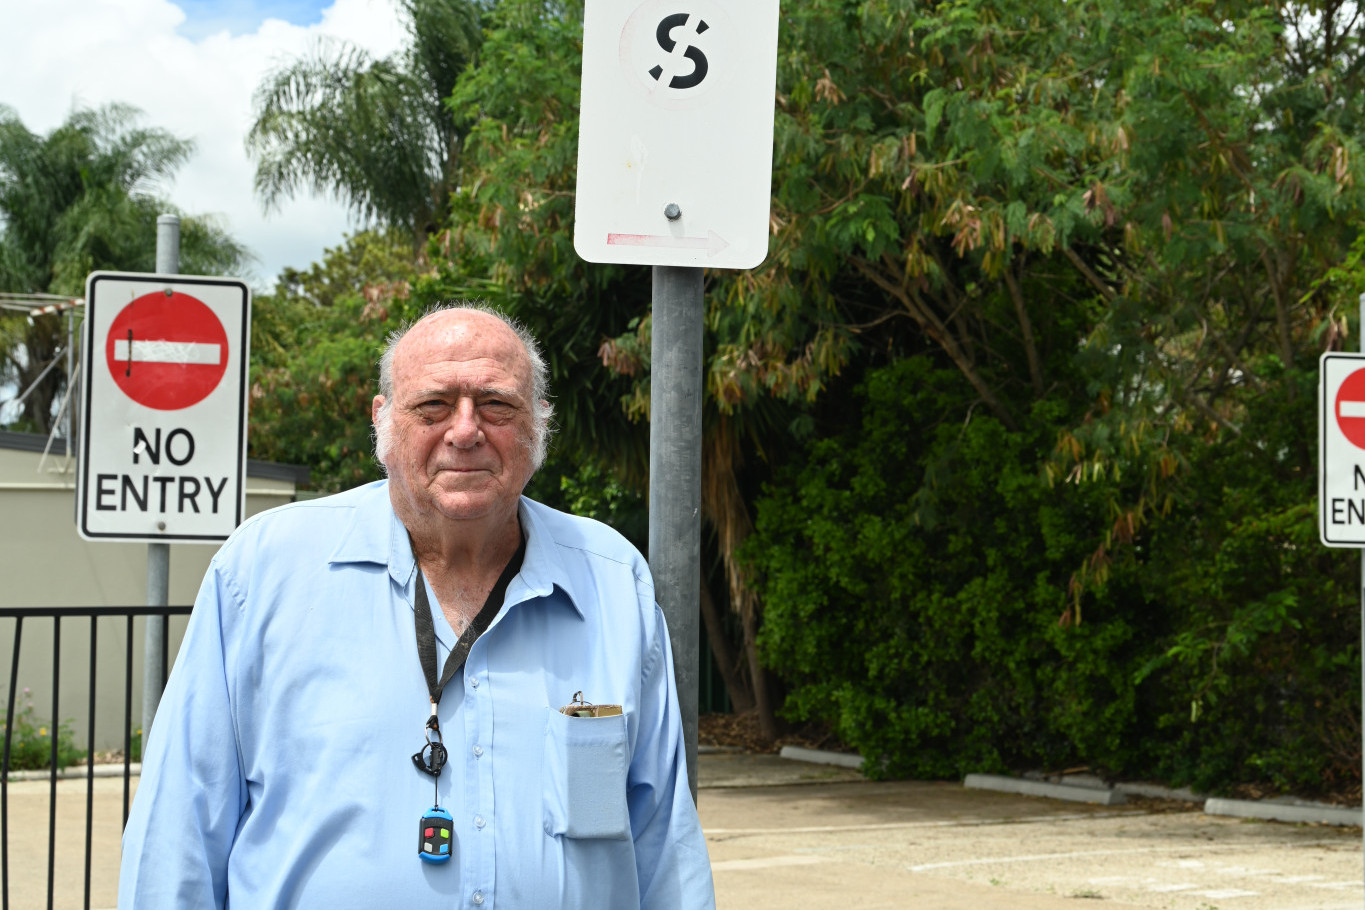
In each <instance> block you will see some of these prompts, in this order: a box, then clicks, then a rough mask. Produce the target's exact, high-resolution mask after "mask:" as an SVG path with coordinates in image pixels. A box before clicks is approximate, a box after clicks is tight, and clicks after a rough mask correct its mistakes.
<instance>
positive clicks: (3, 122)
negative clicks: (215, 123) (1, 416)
mask: <svg viewBox="0 0 1365 910" xmlns="http://www.w3.org/2000/svg"><path fill="white" fill-rule="evenodd" d="M138 117H139V115H138V112H137V111H136V110H135V109H134V108H131V107H128V106H127V105H120V104H112V105H107V106H105V107H102V108H98V109H94V110H77V111H75V112H74V113H72V114H71V116H70V117H68V118H67V120H66V122H65V123H63V124H62V125H61V126H59V127H57V128H56V129H54V130H52V132H50V133H48V134H47V135H45V136H40V135H37V134H35V133H32V132H30V131H29V130H28V129H27V128H25V126H24V125H23V123H22V122H21V121H20V120H19V118H18V116H17V115H16V114H15V113H14V112H13V111H12V110H10V109H8V108H5V107H0V289H3V290H5V291H8V292H11V293H27V294H33V293H52V294H63V295H70V296H72V297H79V296H80V295H81V293H82V289H83V287H84V284H85V277H86V275H87V274H89V273H90V272H92V271H94V270H96V269H121V270H125V271H145V272H151V271H154V270H155V264H156V247H155V242H156V219H157V216H158V215H161V214H167V213H171V214H180V216H181V227H180V229H181V245H180V257H181V263H182V270H183V271H185V272H187V273H191V274H205V275H213V274H232V273H234V272H236V271H238V270H239V269H240V268H241V267H242V266H243V265H244V264H245V262H246V260H247V254H246V251H245V249H244V248H243V247H242V246H241V245H240V244H239V243H237V242H236V241H235V240H233V239H232V238H231V237H230V236H228V234H227V233H226V232H225V231H224V230H223V229H222V227H221V226H220V225H219V224H218V222H217V221H215V220H214V219H212V218H207V217H201V216H187V215H185V214H183V213H180V212H179V211H178V210H177V209H176V208H175V206H173V205H172V204H171V203H169V202H168V201H166V200H165V199H164V198H162V197H160V196H159V195H157V191H158V189H159V188H160V185H161V182H162V181H164V180H167V179H168V178H170V177H171V176H172V175H173V174H174V173H175V171H176V170H177V169H178V168H179V167H180V165H182V164H184V162H185V161H186V160H187V159H188V157H189V155H190V154H191V151H192V149H193V145H192V143H190V142H188V141H186V140H182V139H177V138H175V137H174V136H172V135H171V134H170V133H168V132H166V131H165V130H161V129H157V128H154V127H142V126H139V125H138ZM64 341H65V326H64V325H63V322H62V317H61V316H60V315H48V316H36V317H33V318H32V319H29V318H26V317H25V316H23V315H20V314H15V313H10V314H7V315H5V316H4V317H3V318H0V379H3V381H5V382H9V383H14V384H15V385H17V386H18V387H19V389H20V390H23V389H26V388H28V387H29V385H30V384H31V383H32V382H33V381H34V380H35V379H36V378H37V377H38V375H39V374H40V373H42V371H43V370H44V369H45V368H46V367H47V366H48V365H49V364H50V363H51V362H52V359H53V358H54V357H56V356H57V354H58V350H59V348H60V347H61V345H62V344H63V343H64ZM65 382H66V377H65V376H63V375H62V374H61V372H60V371H53V372H52V373H49V374H48V376H47V377H46V378H44V380H43V381H42V382H41V383H39V384H38V385H37V386H36V387H35V388H34V390H33V392H31V393H30V395H29V397H28V398H27V399H25V401H24V404H23V412H22V414H21V416H20V417H19V420H18V422H17V424H16V425H17V426H19V427H22V428H24V429H28V430H33V431H37V432H47V430H48V429H49V422H50V420H51V417H52V408H53V405H54V402H55V401H56V400H57V397H58V396H59V395H60V394H61V390H62V388H63V387H64V385H65Z"/></svg>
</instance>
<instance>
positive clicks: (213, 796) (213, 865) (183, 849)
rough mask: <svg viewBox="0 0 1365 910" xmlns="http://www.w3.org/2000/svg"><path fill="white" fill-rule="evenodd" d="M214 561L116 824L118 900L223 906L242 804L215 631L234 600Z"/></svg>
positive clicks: (236, 609)
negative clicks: (132, 792) (120, 827)
mask: <svg viewBox="0 0 1365 910" xmlns="http://www.w3.org/2000/svg"><path fill="white" fill-rule="evenodd" d="M233 594H234V592H233V590H232V586H231V584H230V581H229V579H228V578H226V577H225V576H224V574H223V570H222V568H221V567H220V566H219V565H218V563H217V562H216V561H215V563H214V564H213V566H212V568H211V569H210V570H209V572H208V574H207V575H206V576H205V578H204V582H203V585H202V586H201V587H200V589H199V596H198V597H197V598H196V599H195V604H194V610H193V612H192V614H191V616H190V621H189V625H188V627H187V628H186V631H185V638H184V641H183V642H182V644H181V646H180V651H179V654H178V656H177V659H176V662H175V668H174V670H173V671H172V672H171V675H170V679H169V680H168V681H167V684H166V689H165V692H164V693H163V695H162V698H161V703H160V705H159V706H158V708H157V712H156V720H155V722H154V723H153V725H152V729H151V734H150V736H149V738H148V742H147V748H146V750H145V752H146V754H144V755H143V757H142V774H141V778H140V780H139V783H138V789H137V796H136V797H135V799H134V800H133V806H132V810H131V812H130V813H129V815H128V824H127V827H125V829H124V832H123V860H122V866H121V869H120V873H119V907H120V908H122V910H142V908H162V907H177V908H202V907H222V906H224V902H225V901H226V899H227V866H228V854H229V853H230V851H231V849H232V842H233V838H234V836H235V835H236V831H237V826H238V822H239V820H240V818H241V815H242V812H243V810H244V808H245V806H246V784H245V781H243V779H242V773H241V763H240V761H239V757H238V750H237V737H236V735H235V726H234V724H233V718H232V709H231V703H230V699H229V690H228V684H227V679H228V674H227V669H226V660H225V648H224V639H225V636H224V629H225V627H230V626H231V625H232V623H233V622H234V621H235V620H236V618H237V617H238V616H239V615H240V603H241V601H240V599H239V598H237V597H235V596H233Z"/></svg>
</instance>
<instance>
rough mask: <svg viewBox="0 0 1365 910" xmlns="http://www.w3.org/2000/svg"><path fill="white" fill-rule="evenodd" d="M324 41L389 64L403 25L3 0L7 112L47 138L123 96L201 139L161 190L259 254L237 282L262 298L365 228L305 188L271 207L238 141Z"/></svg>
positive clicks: (1, 60) (330, 14) (201, 7)
mask: <svg viewBox="0 0 1365 910" xmlns="http://www.w3.org/2000/svg"><path fill="white" fill-rule="evenodd" d="M323 37H326V38H329V39H340V40H344V41H349V42H353V43H355V44H358V45H360V46H361V47H364V48H366V49H367V50H368V51H370V52H371V53H373V54H375V55H377V56H383V55H386V54H388V53H390V52H392V51H393V50H395V49H396V48H398V47H399V46H400V45H401V44H402V43H403V29H402V24H401V22H400V21H399V19H398V17H397V15H396V7H395V4H394V2H393V0H0V104H4V105H7V106H9V107H10V108H13V109H14V110H15V111H16V112H17V113H18V115H19V118H20V119H21V120H22V121H23V123H24V125H25V126H26V127H27V128H28V129H30V130H32V131H33V132H36V133H46V132H48V131H49V130H51V129H52V128H53V127H55V126H58V125H59V124H60V123H61V122H62V121H63V120H64V119H65V118H66V117H67V115H68V114H69V113H70V112H71V111H72V110H73V109H74V108H76V107H94V106H98V105H101V104H104V103H107V102H110V101H122V102H126V103H129V104H132V105H133V106H135V107H138V108H140V109H141V110H142V111H143V112H144V118H143V121H142V122H143V124H144V125H148V126H159V127H162V128H165V129H167V130H170V131H171V132H172V133H174V134H175V135H176V136H179V137H181V138H189V139H193V140H194V142H195V145H196V151H195V153H194V155H193V157H192V158H191V159H190V161H189V163H188V164H186V165H185V166H184V167H183V168H182V169H181V170H180V172H179V175H178V177H177V179H176V180H175V182H174V184H173V185H171V186H169V187H165V188H163V194H164V195H166V196H167V197H168V198H170V199H171V200H172V201H173V202H174V203H175V204H176V205H177V206H179V207H180V209H181V210H182V211H185V212H189V213H191V214H208V213H213V214H217V215H219V216H221V217H222V218H223V219H225V221H226V224H227V227H228V230H229V231H230V232H231V233H232V234H233V235H234V236H235V237H236V238H237V239H238V240H240V241H242V242H243V243H245V244H246V245H247V247H248V248H249V249H250V250H251V252H252V254H253V255H254V256H255V257H256V261H255V263H254V264H253V266H252V269H251V272H250V273H249V274H247V275H243V276H240V277H244V278H247V279H248V280H249V281H250V283H251V285H252V286H253V287H255V288H257V289H258V290H261V291H266V290H269V289H270V287H271V286H273V284H274V280H275V277H276V276H277V275H278V274H279V272H280V269H281V268H283V267H284V266H294V267H296V268H303V267H306V266H307V265H309V264H310V263H312V262H314V261H316V260H318V259H320V258H321V255H322V252H323V250H324V249H325V248H327V247H331V246H336V245H337V244H338V243H339V242H341V240H342V238H343V235H344V234H346V233H347V232H349V231H353V230H355V229H356V228H357V227H359V225H357V224H355V223H354V222H353V221H351V220H350V219H349V218H348V216H347V213H346V210H345V208H344V207H343V206H341V205H339V204H337V203H336V202H334V201H332V200H327V199H317V198H314V197H311V196H309V195H307V194H306V193H305V194H303V195H300V196H297V197H296V198H295V199H294V200H293V201H292V202H286V203H285V204H284V206H283V207H282V208H281V209H279V210H278V211H272V212H270V213H268V214H267V213H265V212H263V211H262V209H261V205H260V202H259V201H258V200H257V198H256V197H255V195H254V194H253V191H252V174H253V169H252V165H251V162H250V161H249V159H248V158H247V156H246V152H245V150H244V147H243V144H242V139H243V137H244V136H245V135H246V132H247V129H248V128H249V126H250V123H251V96H252V92H253V91H254V90H255V88H256V86H257V85H258V84H259V83H260V82H261V79H262V77H263V75H264V74H265V73H267V72H269V71H270V70H271V69H272V68H274V67H275V66H278V65H280V64H281V63H282V62H284V61H287V60H289V59H291V58H293V57H297V56H299V55H301V54H302V53H304V52H306V51H307V50H308V49H309V48H311V47H313V46H314V45H315V44H316V42H317V41H318V40H319V38H323ZM148 242H149V243H155V238H154V237H152V238H149V239H148Z"/></svg>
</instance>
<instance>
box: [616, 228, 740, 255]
mask: <svg viewBox="0 0 1365 910" xmlns="http://www.w3.org/2000/svg"><path fill="white" fill-rule="evenodd" d="M729 245H730V244H729V243H728V242H727V241H726V240H725V238H724V237H722V236H720V235H719V234H717V233H716V232H715V231H707V232H706V236H705V237H672V236H669V235H666V234H665V235H659V234H611V233H609V234H607V246H653V247H668V248H670V249H675V250H706V254H707V255H708V256H714V255H716V254H717V253H719V252H720V251H721V250H723V249H725V248H726V247H728V246H729Z"/></svg>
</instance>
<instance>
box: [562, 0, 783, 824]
mask: <svg viewBox="0 0 1365 910" xmlns="http://www.w3.org/2000/svg"><path fill="white" fill-rule="evenodd" d="M777 25H778V0H744V2H742V3H724V2H721V0H587V6H586V7H585V10H584V15H583V86H582V101H581V107H580V112H579V141H578V186H577V194H576V201H575V213H574V249H575V250H577V251H578V255H580V256H582V257H583V258H584V259H586V260H588V261H589V262H603V263H625V264H633V265H651V266H654V285H653V307H652V313H653V316H652V323H651V352H652V353H651V366H650V421H649V428H650V429H649V565H650V570H651V571H652V572H653V574H654V590H655V592H656V595H657V597H658V600H659V606H660V607H661V608H662V609H663V611H664V617H665V619H666V620H667V622H668V629H669V637H670V639H671V641H672V646H673V667H674V673H675V675H676V682H677V689H678V701H679V708H680V709H681V713H682V718H683V738H684V739H685V741H686V753H687V768H688V776H689V783H690V785H691V789H692V798H693V800H695V799H696V797H697V707H698V704H697V703H698V669H699V667H698V663H699V657H698V652H699V635H698V615H699V612H700V600H699V598H700V593H701V589H700V584H701V442H702V437H701V432H702V428H701V422H702V397H703V387H702V338H703V322H702V317H703V315H704V301H703V296H702V293H703V292H702V278H703V275H702V269H703V268H705V267H708V266H709V267H711V268H730V269H750V268H755V267H757V266H758V265H760V264H761V263H762V262H763V260H764V258H765V257H766V256H767V254H768V233H769V227H768V215H769V208H770V203H771V193H772V191H771V183H772V147H773V111H774V102H775V95H776V82H777Z"/></svg>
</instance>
